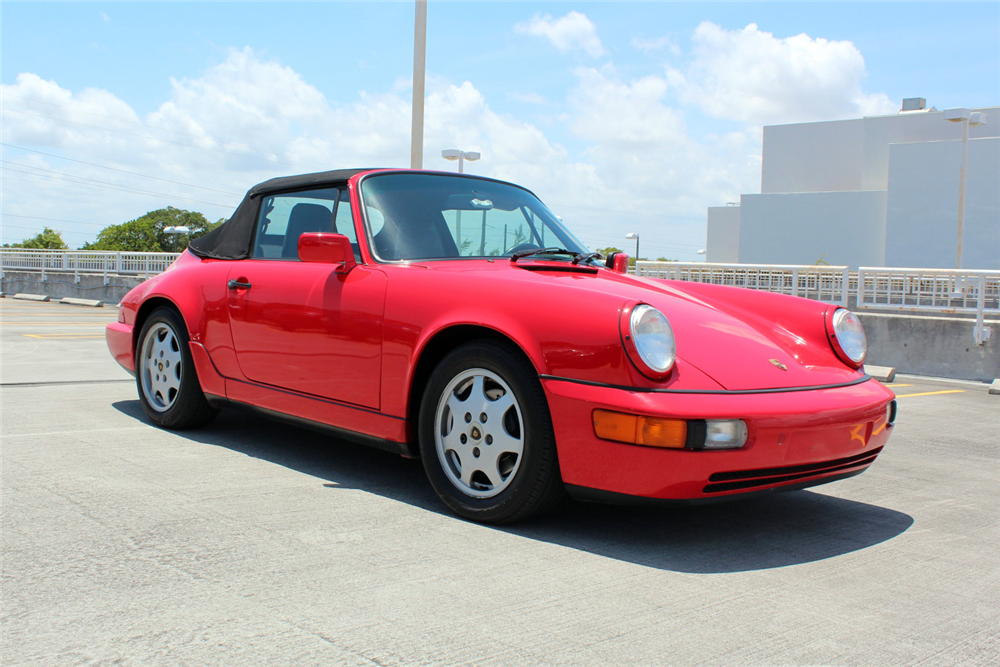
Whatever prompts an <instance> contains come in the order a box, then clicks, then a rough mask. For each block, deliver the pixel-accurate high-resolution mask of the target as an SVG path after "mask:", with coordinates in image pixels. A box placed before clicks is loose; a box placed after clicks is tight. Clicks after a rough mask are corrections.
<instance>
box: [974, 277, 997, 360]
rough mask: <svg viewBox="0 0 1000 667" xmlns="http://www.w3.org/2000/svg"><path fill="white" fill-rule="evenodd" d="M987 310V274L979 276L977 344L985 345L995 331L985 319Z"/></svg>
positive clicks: (975, 332) (975, 333)
mask: <svg viewBox="0 0 1000 667" xmlns="http://www.w3.org/2000/svg"><path fill="white" fill-rule="evenodd" d="M985 311H986V276H979V294H978V295H977V298H976V329H975V331H974V332H973V334H974V336H975V339H976V345H985V344H986V341H988V340H989V339H990V335H991V334H992V333H993V331H992V330H991V329H990V328H989V327H988V326H986V323H985V321H984V318H985Z"/></svg>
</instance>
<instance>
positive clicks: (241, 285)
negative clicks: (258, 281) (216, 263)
mask: <svg viewBox="0 0 1000 667" xmlns="http://www.w3.org/2000/svg"><path fill="white" fill-rule="evenodd" d="M226 285H227V286H228V287H229V289H250V288H251V287H253V283H241V282H240V281H238V280H236V279H235V278H234V279H232V280H230V281H229V282H228V283H226Z"/></svg>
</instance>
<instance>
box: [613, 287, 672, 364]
mask: <svg viewBox="0 0 1000 667" xmlns="http://www.w3.org/2000/svg"><path fill="white" fill-rule="evenodd" d="M626 312H627V311H626ZM622 328H623V329H625V327H622ZM623 333H625V332H623ZM624 338H625V349H626V350H627V351H628V353H629V357H630V358H631V359H632V362H633V363H634V364H635V365H636V367H638V369H639V370H640V371H642V374H643V375H645V376H646V377H648V378H650V379H652V380H663V379H665V378H666V375H667V374H668V373H669V372H670V369H671V368H672V367H673V365H674V361H675V360H676V359H677V346H676V345H675V343H674V332H673V330H672V329H671V328H670V322H669V321H667V318H666V316H665V315H664V314H663V313H661V312H660V311H658V310H657V309H656V308H653V307H652V306H650V305H648V304H645V303H640V304H638V305H636V306H635V307H633V308H632V309H631V312H629V313H628V329H627V333H626V334H625V336H624Z"/></svg>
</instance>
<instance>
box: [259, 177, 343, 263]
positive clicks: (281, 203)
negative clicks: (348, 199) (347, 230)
mask: <svg viewBox="0 0 1000 667" xmlns="http://www.w3.org/2000/svg"><path fill="white" fill-rule="evenodd" d="M339 197H340V190H339V189H337V188H324V189H322V190H308V191H304V192H290V193H287V194H280V195H271V196H269V197H265V198H264V201H263V202H261V208H260V216H259V217H258V218H257V233H256V235H255V236H254V244H253V256H254V257H258V258H267V259H296V258H297V257H298V255H299V252H298V248H299V236H300V235H301V234H305V233H306V232H329V231H333V210H334V206H335V204H336V202H337V199H338V198H339ZM348 207H350V204H349V203H348ZM348 215H350V213H348ZM338 231H340V230H338ZM353 231H354V230H353V226H352V227H351V232H352V234H353Z"/></svg>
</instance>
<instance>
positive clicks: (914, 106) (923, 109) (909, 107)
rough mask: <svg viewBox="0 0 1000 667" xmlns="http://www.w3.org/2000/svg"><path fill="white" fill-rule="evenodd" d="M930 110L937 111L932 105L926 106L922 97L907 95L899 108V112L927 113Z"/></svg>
mask: <svg viewBox="0 0 1000 667" xmlns="http://www.w3.org/2000/svg"><path fill="white" fill-rule="evenodd" d="M931 111H937V109H935V108H934V107H931V108H930V109H928V108H927V100H925V99H924V98H922V97H907V98H906V99H905V100H903V106H902V107H901V108H900V110H899V113H929V112H931Z"/></svg>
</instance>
